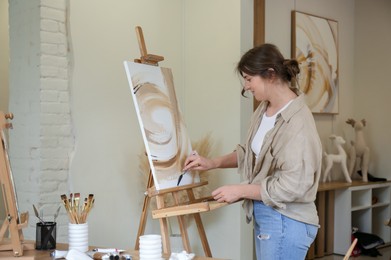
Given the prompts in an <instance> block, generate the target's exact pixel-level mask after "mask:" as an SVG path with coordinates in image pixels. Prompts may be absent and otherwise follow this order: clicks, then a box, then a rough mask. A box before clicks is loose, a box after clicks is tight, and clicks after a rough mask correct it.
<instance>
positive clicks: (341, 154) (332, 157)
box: [323, 135, 352, 182]
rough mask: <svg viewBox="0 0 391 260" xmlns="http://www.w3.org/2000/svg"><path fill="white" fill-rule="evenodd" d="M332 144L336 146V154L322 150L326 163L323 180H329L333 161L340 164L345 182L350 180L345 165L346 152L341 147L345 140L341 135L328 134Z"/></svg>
mask: <svg viewBox="0 0 391 260" xmlns="http://www.w3.org/2000/svg"><path fill="white" fill-rule="evenodd" d="M329 138H330V139H331V140H332V141H333V144H334V145H335V146H336V147H337V150H338V154H327V153H326V152H324V161H325V164H326V169H325V171H324V175H323V182H326V179H328V180H331V177H330V176H329V175H330V170H331V168H332V167H333V164H334V163H339V164H340V165H341V169H342V172H343V174H344V176H345V179H346V181H347V182H352V179H351V178H350V174H349V172H348V168H347V166H346V160H347V156H346V152H345V150H344V149H343V147H342V145H343V144H345V140H344V139H343V138H342V137H341V136H336V135H330V137H329Z"/></svg>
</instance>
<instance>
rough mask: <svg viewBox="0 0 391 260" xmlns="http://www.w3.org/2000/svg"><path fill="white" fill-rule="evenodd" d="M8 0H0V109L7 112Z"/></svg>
mask: <svg viewBox="0 0 391 260" xmlns="http://www.w3.org/2000/svg"><path fill="white" fill-rule="evenodd" d="M8 63H9V37H8V0H0V111H3V112H5V113H7V112H8V66H9V65H8Z"/></svg>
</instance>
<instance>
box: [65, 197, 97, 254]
mask: <svg viewBox="0 0 391 260" xmlns="http://www.w3.org/2000/svg"><path fill="white" fill-rule="evenodd" d="M61 200H62V202H63V204H64V207H65V210H66V212H67V214H68V217H69V224H68V244H69V250H71V249H75V250H78V251H80V252H87V251H88V222H87V218H88V214H89V213H90V211H91V209H92V207H93V205H94V202H95V199H94V194H89V195H88V197H87V198H85V199H84V201H80V193H74V194H73V193H71V194H70V195H69V198H68V197H67V196H66V195H65V194H63V195H61Z"/></svg>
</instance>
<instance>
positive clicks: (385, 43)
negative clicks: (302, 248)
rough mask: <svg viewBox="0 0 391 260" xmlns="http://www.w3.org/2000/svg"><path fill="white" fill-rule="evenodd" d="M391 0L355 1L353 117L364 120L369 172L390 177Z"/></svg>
mask: <svg viewBox="0 0 391 260" xmlns="http://www.w3.org/2000/svg"><path fill="white" fill-rule="evenodd" d="M390 14H391V1H389V0H376V1H371V0H358V1H356V8H355V17H356V24H355V25H356V28H357V30H356V33H355V37H354V42H355V51H354V57H355V60H354V66H355V67H354V71H355V74H354V92H352V93H353V95H352V97H354V98H355V102H354V114H353V116H354V118H355V119H357V120H361V119H362V118H365V119H366V121H367V126H366V132H365V133H366V141H367V144H368V146H369V147H370V150H371V163H370V169H369V172H370V173H371V174H373V175H376V176H380V177H386V178H391V161H390V155H391V137H390V134H389V133H390V129H391V121H390V120H389V118H390V116H389V113H390V111H391V104H390V97H391V83H390V78H389V77H390V75H391V63H390V60H391V52H390V46H391V33H390V28H391V15H390Z"/></svg>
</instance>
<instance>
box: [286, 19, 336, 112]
mask: <svg viewBox="0 0 391 260" xmlns="http://www.w3.org/2000/svg"><path fill="white" fill-rule="evenodd" d="M291 53H292V58H294V59H296V60H297V61H298V62H299V66H300V74H299V77H298V78H297V82H296V84H298V85H299V86H298V87H299V88H300V90H301V91H302V92H303V93H304V94H305V99H306V103H307V105H308V107H309V108H310V110H311V111H312V113H321V114H323V113H326V114H338V113H339V62H338V22H337V21H335V20H332V19H328V18H324V17H320V16H316V15H312V14H308V13H303V12H299V11H292V50H291Z"/></svg>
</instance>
